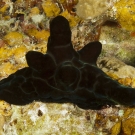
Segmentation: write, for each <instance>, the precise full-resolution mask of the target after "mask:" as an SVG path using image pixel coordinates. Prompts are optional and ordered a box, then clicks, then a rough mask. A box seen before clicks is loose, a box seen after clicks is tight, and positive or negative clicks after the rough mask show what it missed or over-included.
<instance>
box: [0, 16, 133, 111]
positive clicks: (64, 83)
mask: <svg viewBox="0 0 135 135" xmlns="http://www.w3.org/2000/svg"><path fill="white" fill-rule="evenodd" d="M101 50H102V44H101V43H100V42H98V41H95V42H91V43H89V44H87V45H86V46H85V47H84V48H82V49H81V50H80V51H78V52H76V51H75V50H74V49H73V46H72V42H71V30H70V27H69V22H68V20H67V19H65V18H64V17H62V16H57V17H55V18H54V19H53V20H52V21H51V22H50V37H49V39H48V45H47V53H46V54H42V53H40V52H36V51H29V52H28V53H27V54H26V60H27V63H28V66H29V67H26V68H23V69H21V70H18V71H17V72H15V73H13V74H11V75H10V76H9V77H7V78H5V79H3V80H1V81H0V99H1V100H5V101H7V102H8V103H11V104H15V105H26V104H28V103H31V102H33V101H42V102H49V103H51V102H55V103H73V104H76V105H77V106H79V107H81V108H83V109H100V108H102V106H104V105H115V104H122V105H127V106H133V105H134V104H135V89H133V88H130V87H126V86H123V85H121V84H119V83H118V82H116V81H114V80H113V79H111V78H110V77H108V76H107V75H106V74H105V73H104V72H102V71H101V70H100V69H99V68H98V67H97V66H96V61H97V58H98V56H99V54H100V53H101Z"/></svg>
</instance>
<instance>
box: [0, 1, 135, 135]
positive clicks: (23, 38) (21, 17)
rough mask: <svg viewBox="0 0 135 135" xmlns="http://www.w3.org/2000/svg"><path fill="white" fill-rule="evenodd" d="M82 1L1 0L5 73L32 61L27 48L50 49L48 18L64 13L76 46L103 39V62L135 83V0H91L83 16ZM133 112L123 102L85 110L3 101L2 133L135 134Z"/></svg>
mask: <svg viewBox="0 0 135 135" xmlns="http://www.w3.org/2000/svg"><path fill="white" fill-rule="evenodd" d="M79 2H80V3H78V5H77V12H75V9H76V8H75V5H76V4H77V1H76V0H72V1H70V0H34V1H32V0H15V1H14V0H2V1H0V4H1V5H0V71H1V72H0V77H1V79H3V78H5V77H7V76H9V75H10V74H11V73H14V72H15V71H16V70H18V69H21V68H23V67H26V66H27V64H26V61H25V54H26V52H28V51H29V50H36V51H40V52H42V53H45V52H46V44H47V39H48V37H49V34H50V32H49V21H50V20H51V19H52V18H53V17H55V16H57V15H59V14H61V15H63V16H65V17H66V18H67V19H68V20H69V22H70V26H71V28H72V42H73V44H74V48H75V49H76V50H79V49H81V48H82V47H83V46H84V45H85V44H87V43H88V42H91V41H95V40H99V41H100V42H101V43H102V44H103V50H102V53H101V56H100V58H99V59H98V62H97V64H98V66H99V68H101V69H102V70H103V71H104V72H105V73H106V74H108V75H109V76H111V77H112V78H113V79H114V80H117V81H118V82H119V83H122V84H123V85H126V86H130V87H133V88H135V68H134V66H135V60H134V58H135V56H134V50H135V46H134V40H135V34H134V31H135V28H134V21H135V20H134V14H133V12H134V9H135V8H134V4H133V3H134V1H133V0H129V1H125V0H119V1H118V2H116V1H115V0H114V1H110V3H107V4H106V3H103V4H102V5H100V4H99V3H98V2H95V0H93V1H91V0H89V1H88V2H87V4H88V3H90V4H91V5H90V7H91V8H89V9H90V10H89V11H88V10H87V9H86V10H87V12H85V13H86V14H85V15H83V14H81V15H80V16H79V11H78V10H79V9H81V10H82V7H81V6H80V5H81V4H82V3H81V0H80V1H79ZM99 2H103V1H102V0H100V1H99ZM104 2H108V1H104ZM79 4H80V5H79ZM83 4H85V3H83ZM87 4H86V5H87ZM108 4H109V5H108ZM105 6H106V7H105ZM97 7H99V8H97ZM92 9H96V10H92ZM98 9H99V10H98ZM102 9H103V10H102ZM91 11H94V12H95V14H94V12H91ZM76 13H77V14H78V15H76ZM91 13H92V14H91ZM82 18H83V19H82ZM134 115H135V109H134V107H124V106H120V105H116V106H105V107H104V108H103V109H101V110H83V109H80V108H78V107H77V106H75V105H73V104H54V103H53V104H50V103H41V102H33V103H31V104H29V105H26V106H15V105H10V104H8V103H6V102H5V101H0V135H30V134H32V135H38V134H41V135H43V134H45V135H50V134H55V135H57V134H58V135H59V134H61V135H70V134H72V135H82V134H83V135H108V134H110V135H123V134H124V135H132V134H135V117H134Z"/></svg>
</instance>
